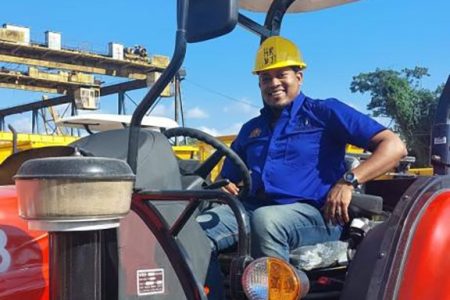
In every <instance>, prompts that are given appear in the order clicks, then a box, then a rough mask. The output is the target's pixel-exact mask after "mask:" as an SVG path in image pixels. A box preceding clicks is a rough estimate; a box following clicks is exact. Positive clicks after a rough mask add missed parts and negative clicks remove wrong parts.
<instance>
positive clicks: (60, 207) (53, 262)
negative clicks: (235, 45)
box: [0, 0, 450, 300]
mask: <svg viewBox="0 0 450 300" xmlns="http://www.w3.org/2000/svg"><path fill="white" fill-rule="evenodd" d="M345 2H349V1H346V0H322V1H315V2H313V1H294V0H273V1H260V2H259V3H258V1H241V3H240V5H241V6H242V7H243V8H247V9H249V8H250V9H256V10H259V9H262V10H267V16H266V20H265V23H264V25H260V24H258V23H256V22H254V21H253V20H251V19H249V18H248V17H246V16H244V15H243V14H241V13H240V12H239V3H238V1H236V0H227V1H225V0H208V1H202V0H178V5H177V10H178V11H177V14H178V18H177V20H178V29H177V32H176V45H175V52H174V55H173V58H172V60H171V62H170V65H169V66H168V68H167V69H166V70H165V71H164V73H163V74H162V76H161V77H160V78H159V80H158V81H157V82H156V83H155V84H154V86H153V87H152V89H151V90H150V91H149V92H148V94H147V95H146V96H145V97H144V99H143V100H142V102H141V103H140V104H139V106H138V107H137V109H136V110H135V112H134V114H133V118H132V122H131V125H130V127H129V128H125V129H120V130H112V131H107V132H101V133H98V134H92V135H89V136H86V137H84V138H82V139H80V140H78V141H76V142H75V143H73V144H71V145H70V146H66V147H47V148H41V149H32V150H28V151H23V152H19V153H17V154H14V155H12V156H11V157H9V158H8V159H7V160H6V161H5V162H4V163H3V164H2V165H0V183H1V187H0V207H1V209H0V214H1V216H2V218H1V221H0V299H49V298H50V299H206V298H207V295H208V294H209V293H211V289H213V288H214V287H211V286H205V284H204V282H205V277H206V272H207V268H208V262H209V257H210V253H209V251H210V247H209V242H208V240H207V238H206V236H205V235H204V233H203V231H202V230H201V228H200V227H199V225H198V224H197V223H196V221H195V215H196V213H197V212H198V211H199V210H200V209H201V208H202V206H204V205H209V203H210V202H220V203H223V204H226V205H230V206H231V208H232V210H233V212H234V214H235V216H236V219H237V220H238V224H239V243H238V246H237V249H236V251H235V252H233V253H226V254H224V255H222V256H221V257H220V259H221V263H222V266H223V270H224V272H225V273H226V275H227V276H226V280H225V282H220V283H217V284H220V285H223V286H224V287H225V289H226V290H227V295H228V296H229V297H230V298H232V299H246V298H247V299H299V298H300V297H304V299H336V298H341V299H408V300H409V299H450V293H448V291H449V290H450V276H448V275H447V270H448V269H450V259H449V258H448V253H450V230H448V229H449V228H448V227H447V223H448V220H449V219H450V177H449V176H448V175H447V173H448V168H449V166H450V155H449V153H450V152H449V145H450V144H449V140H450V125H449V122H448V112H449V105H450V79H449V81H448V82H447V84H446V86H445V88H444V91H443V93H442V96H441V98H440V103H439V108H438V114H437V115H436V117H435V125H434V128H433V137H432V163H433V166H434V170H435V175H434V176H432V177H417V176H397V177H394V178H392V179H387V180H378V181H373V182H369V183H367V184H366V185H365V187H364V190H363V191H361V192H360V193H359V194H356V195H355V197H354V199H353V200H352V203H351V209H350V212H351V215H352V218H353V220H354V222H352V225H351V226H349V228H348V230H347V234H346V235H345V236H344V237H343V239H345V240H346V241H347V242H348V246H347V247H348V249H345V252H346V253H347V252H348V254H349V256H348V257H349V259H348V260H346V261H345V262H333V263H331V264H330V265H329V266H320V267H317V268H312V269H308V270H306V271H305V272H302V271H300V270H298V269H297V268H294V267H293V266H292V264H296V262H297V261H298V255H299V253H301V251H297V250H294V251H293V253H292V260H291V264H289V263H287V262H284V261H280V260H277V259H273V258H269V257H265V258H260V259H256V260H254V259H253V258H252V257H251V256H250V252H249V235H250V234H251V232H250V228H249V224H248V220H247V217H246V215H245V212H244V210H243V207H242V204H241V203H240V202H239V199H238V198H237V197H234V196H231V195H229V194H225V193H223V192H220V191H218V190H217V188H219V187H220V185H221V184H222V182H220V181H219V182H217V183H213V184H211V183H210V182H209V180H208V178H209V176H208V175H209V173H210V172H211V170H212V168H213V167H214V166H215V165H216V164H217V163H218V162H219V161H220V159H221V158H222V157H223V156H227V157H228V158H230V159H231V160H232V161H233V162H234V163H236V164H237V165H238V166H239V167H240V169H241V172H242V174H243V178H244V187H243V188H242V190H243V193H244V194H245V192H246V191H248V190H249V187H250V185H251V180H250V176H249V173H248V170H247V168H246V167H245V165H244V164H243V162H242V161H241V160H240V158H239V157H238V156H237V155H236V154H235V153H234V152H233V151H231V150H230V149H229V148H227V147H226V146H225V145H224V144H222V143H221V142H219V141H217V140H216V139H215V138H213V137H211V136H209V135H207V134H205V133H202V132H200V131H198V130H194V129H188V128H176V129H170V130H167V131H166V132H165V133H164V134H162V133H159V132H154V131H149V130H146V129H142V128H141V127H140V123H141V120H142V118H143V116H144V115H145V113H146V111H147V110H148V109H149V108H150V107H151V106H152V104H153V103H154V102H155V100H156V99H157V97H158V95H159V94H160V93H161V91H162V90H163V89H164V87H165V86H166V85H167V83H168V82H169V81H170V80H171V78H173V76H174V75H175V74H176V73H177V72H178V70H179V68H180V66H181V65H182V62H183V58H184V55H185V52H186V48H187V44H188V43H194V42H200V41H203V40H206V39H212V38H215V37H217V36H220V35H223V34H226V33H228V32H230V31H231V30H233V28H234V27H235V26H236V24H238V23H239V24H240V25H242V26H244V27H246V28H248V29H249V30H250V31H252V32H254V33H257V34H258V35H259V36H260V37H261V38H262V39H264V38H266V37H268V36H271V35H277V34H279V31H280V27H281V23H282V20H283V16H284V14H285V12H286V11H288V9H292V10H303V11H304V10H311V9H318V8H325V7H328V6H333V5H337V4H342V3H345ZM179 135H184V136H190V137H193V138H196V139H199V140H202V141H204V142H206V143H208V144H211V145H212V146H213V147H214V148H216V149H217V151H216V152H215V153H214V154H213V155H212V156H211V157H209V158H208V159H207V160H206V161H204V162H202V163H197V162H190V161H187V162H186V161H184V162H183V161H178V160H177V159H176V158H175V156H174V154H173V152H172V150H171V147H170V143H169V141H168V138H171V137H174V136H179ZM14 183H15V185H14ZM17 207H19V210H17Z"/></svg>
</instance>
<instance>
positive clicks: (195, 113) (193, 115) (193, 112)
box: [186, 106, 209, 119]
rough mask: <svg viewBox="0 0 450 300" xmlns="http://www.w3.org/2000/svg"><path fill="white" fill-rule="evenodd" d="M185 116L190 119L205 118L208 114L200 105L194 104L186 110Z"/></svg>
mask: <svg viewBox="0 0 450 300" xmlns="http://www.w3.org/2000/svg"><path fill="white" fill-rule="evenodd" d="M186 117H187V118H190V119H207V118H209V115H208V114H207V113H206V112H205V111H204V110H202V109H201V108H200V107H198V106H196V107H194V108H191V109H189V110H188V111H187V112H186Z"/></svg>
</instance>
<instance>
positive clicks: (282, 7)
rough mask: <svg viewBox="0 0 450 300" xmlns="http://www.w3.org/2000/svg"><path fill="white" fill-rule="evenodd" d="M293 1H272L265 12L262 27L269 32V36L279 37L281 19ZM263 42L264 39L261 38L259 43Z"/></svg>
mask: <svg viewBox="0 0 450 300" xmlns="http://www.w3.org/2000/svg"><path fill="white" fill-rule="evenodd" d="M294 1H295V0H278V1H276V0H275V1H273V2H272V4H271V5H270V8H269V10H268V11H267V15H266V20H265V21H264V27H265V28H267V30H269V31H270V32H271V35H279V34H280V29H281V23H282V21H283V17H284V15H285V13H286V11H287V10H288V8H289V6H290V5H291V4H292V3H293V2H294ZM264 40H265V37H261V43H262V42H263V41H264Z"/></svg>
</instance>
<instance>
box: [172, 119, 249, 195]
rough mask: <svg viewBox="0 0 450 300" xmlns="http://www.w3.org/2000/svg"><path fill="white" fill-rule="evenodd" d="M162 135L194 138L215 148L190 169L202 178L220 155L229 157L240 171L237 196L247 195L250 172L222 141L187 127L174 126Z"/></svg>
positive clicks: (205, 176) (218, 159)
mask: <svg viewBox="0 0 450 300" xmlns="http://www.w3.org/2000/svg"><path fill="white" fill-rule="evenodd" d="M164 135H165V136H166V137H167V138H168V139H170V138H174V137H178V136H184V137H190V138H194V139H197V140H199V141H202V142H204V143H206V144H208V145H210V146H211V147H213V148H214V149H216V151H215V152H214V153H213V154H212V155H211V156H209V157H208V159H206V160H205V161H204V162H203V163H201V164H200V166H198V167H197V168H195V170H193V171H192V174H194V175H197V176H200V177H201V178H203V179H204V180H206V178H207V177H208V175H209V174H210V173H211V171H212V170H213V169H214V167H215V166H217V164H218V163H219V162H220V160H221V159H222V157H224V156H226V157H227V158H229V159H230V160H231V161H232V162H233V163H234V164H235V165H236V167H237V168H238V169H239V171H240V173H241V178H242V182H243V186H241V187H240V191H239V197H240V198H243V197H246V196H248V194H249V192H250V190H251V182H252V181H251V177H250V172H249V170H248V168H247V166H246V165H245V163H244V162H243V161H242V159H241V158H240V157H239V155H237V154H236V153H235V152H234V151H233V150H231V148H229V147H228V146H227V145H225V144H224V143H223V142H221V141H219V140H218V139H217V138H215V137H213V136H212V135H209V134H207V133H205V132H203V131H200V130H198V129H194V128H187V127H176V128H171V129H168V130H166V131H164Z"/></svg>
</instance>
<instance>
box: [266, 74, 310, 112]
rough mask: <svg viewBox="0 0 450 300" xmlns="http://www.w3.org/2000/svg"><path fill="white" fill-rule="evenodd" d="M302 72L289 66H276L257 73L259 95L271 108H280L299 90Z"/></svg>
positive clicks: (292, 98) (288, 102) (295, 95)
mask: <svg viewBox="0 0 450 300" xmlns="http://www.w3.org/2000/svg"><path fill="white" fill-rule="evenodd" d="M302 82H303V73H302V72H301V71H298V72H295V71H294V70H293V69H292V68H291V67H285V68H278V69H273V70H268V71H264V72H261V73H259V88H260V89H261V95H262V98H263V100H264V102H265V103H266V105H268V106H270V107H271V108H272V109H276V110H280V109H283V108H284V107H286V106H287V105H289V104H290V103H291V102H292V101H293V100H294V99H295V97H297V95H298V93H299V92H300V86H301V84H302Z"/></svg>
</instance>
